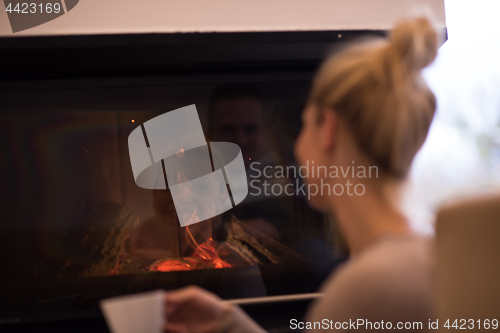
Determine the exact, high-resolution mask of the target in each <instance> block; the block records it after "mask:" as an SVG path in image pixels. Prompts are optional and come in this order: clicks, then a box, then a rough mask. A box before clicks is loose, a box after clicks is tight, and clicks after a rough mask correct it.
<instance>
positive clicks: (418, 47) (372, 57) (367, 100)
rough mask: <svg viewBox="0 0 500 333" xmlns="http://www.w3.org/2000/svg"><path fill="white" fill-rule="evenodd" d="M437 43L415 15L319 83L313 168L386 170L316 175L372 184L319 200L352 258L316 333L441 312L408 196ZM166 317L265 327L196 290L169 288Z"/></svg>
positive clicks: (348, 53)
mask: <svg viewBox="0 0 500 333" xmlns="http://www.w3.org/2000/svg"><path fill="white" fill-rule="evenodd" d="M437 47H438V36H437V34H436V31H435V30H434V29H433V27H432V26H431V24H430V23H429V22H428V21H427V19H425V18H419V19H414V20H409V21H405V22H402V23H400V24H398V25H397V26H396V27H395V28H394V30H393V31H392V34H391V37H390V39H389V40H386V39H378V40H371V41H365V42H363V43H360V44H357V45H355V46H352V47H350V48H348V49H346V50H344V51H343V52H341V53H339V54H337V55H336V56H334V57H332V58H330V59H328V60H327V61H326V62H325V63H324V65H323V66H322V68H321V69H320V71H319V73H318V74H317V76H316V78H315V80H314V84H313V87H312V90H311V93H310V98H309V102H308V105H307V107H306V109H305V110H304V113H303V123H304V125H303V128H302V132H301V134H300V137H299V139H298V141H297V143H296V151H295V153H296V157H297V160H298V161H299V162H300V163H301V164H302V165H309V166H311V165H312V163H311V162H312V161H314V166H315V167H316V168H317V166H327V167H328V166H332V165H336V166H339V167H340V166H343V167H344V169H345V168H347V166H351V167H352V166H356V170H362V168H363V167H364V168H365V170H369V168H370V167H372V168H371V169H372V170H377V171H378V173H377V174H376V175H374V174H372V177H371V178H358V176H360V177H363V176H362V175H358V174H356V173H355V174H352V173H349V174H348V175H346V177H343V176H342V177H341V178H330V177H325V175H324V174H321V175H319V176H318V175H316V177H314V178H311V177H310V178H307V179H306V181H307V182H308V183H309V184H316V185H317V186H318V188H321V186H322V185H323V184H325V183H328V184H329V187H330V188H334V187H335V185H336V184H346V182H347V181H349V182H350V184H358V183H362V184H363V187H359V188H358V191H357V192H356V194H354V191H353V190H352V188H351V195H349V194H348V193H347V192H344V193H343V194H342V195H337V194H338V193H339V191H337V194H333V193H330V194H328V193H322V194H321V195H316V196H314V197H313V198H312V200H311V205H312V206H314V207H315V208H317V209H320V210H323V211H332V212H335V215H336V216H337V218H338V221H339V224H340V227H341V230H342V232H343V233H344V236H345V238H346V239H347V242H348V244H349V247H350V250H351V254H352V258H351V260H350V261H349V262H348V263H347V264H345V265H344V266H343V267H342V268H340V269H338V270H336V271H335V272H334V273H333V274H332V276H331V277H330V278H329V279H328V280H327V281H326V282H325V284H324V286H323V288H322V291H323V293H324V295H323V296H322V298H321V299H319V300H318V301H317V302H316V303H315V304H314V305H313V307H312V308H311V309H310V311H309V313H308V315H307V317H306V321H309V322H311V323H312V324H313V327H312V329H311V331H314V330H318V331H320V330H321V329H320V328H321V327H320V326H319V325H318V323H325V322H328V323H333V324H335V323H336V322H349V321H351V322H353V321H357V320H358V319H360V320H363V321H364V324H365V326H361V327H358V329H366V330H370V329H375V328H379V329H383V328H385V329H395V328H402V327H399V326H401V325H406V326H405V327H404V328H408V324H407V323H411V325H412V327H411V329H413V330H415V331H416V330H419V331H422V330H424V331H425V330H426V329H427V328H428V322H429V319H432V318H433V311H432V283H431V254H430V248H429V244H428V243H427V241H426V240H425V239H423V238H421V237H419V236H417V235H415V234H414V233H413V232H412V230H411V228H410V227H409V224H408V221H407V220H406V218H405V216H404V215H403V214H402V213H401V212H400V210H399V209H398V198H399V188H400V186H401V184H402V182H403V180H404V179H405V177H406V175H407V174H408V171H409V169H410V166H411V163H412V161H413V158H414V156H415V154H416V153H417V151H418V150H419V149H420V147H421V146H422V144H423V142H424V140H425V138H426V135H427V132H428V129H429V126H430V123H431V121H432V118H433V115H434V111H435V108H436V99H435V97H434V94H433V93H432V92H431V91H430V90H429V88H428V87H427V85H426V83H425V82H424V80H423V78H422V76H421V74H420V71H421V69H422V68H424V67H425V66H427V65H429V64H430V63H431V62H432V61H433V60H434V58H435V56H436V53H437ZM308 161H309V163H307V162H308ZM308 174H311V172H309V173H308ZM166 318H167V321H166V324H165V329H166V330H167V331H168V332H194V333H201V332H262V331H263V330H262V328H260V327H259V326H258V325H257V324H256V323H255V322H253V321H252V320H251V319H250V318H249V317H248V316H247V315H246V314H245V313H244V312H243V311H242V310H241V309H239V308H238V307H235V306H232V305H229V304H227V303H223V302H221V301H220V299H219V298H217V297H216V296H215V295H213V294H211V293H208V292H206V291H203V290H201V289H199V288H196V287H188V288H185V289H182V290H178V291H172V292H169V293H167V298H166ZM382 321H383V324H382V325H383V326H382V327H380V325H381V322H382ZM315 322H316V325H315V326H314V323H315ZM359 323H361V322H359ZM369 323H371V326H370V324H369ZM388 323H390V326H391V327H388V325H389V324H388ZM415 323H416V324H415ZM418 323H422V324H421V326H419V325H418ZM374 325H375V326H374ZM377 326H378V327H377ZM337 328H338V327H337ZM343 328H344V329H349V328H350V327H345V325H344V327H343Z"/></svg>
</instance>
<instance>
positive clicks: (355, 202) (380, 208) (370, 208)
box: [331, 183, 411, 255]
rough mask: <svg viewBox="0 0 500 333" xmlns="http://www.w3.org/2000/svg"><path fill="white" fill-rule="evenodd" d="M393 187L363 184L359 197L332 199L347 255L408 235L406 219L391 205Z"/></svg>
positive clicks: (343, 196) (409, 231) (409, 230)
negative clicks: (383, 238) (375, 243)
mask: <svg viewBox="0 0 500 333" xmlns="http://www.w3.org/2000/svg"><path fill="white" fill-rule="evenodd" d="M395 190H396V189H395V187H394V186H392V187H391V186H385V187H384V188H382V186H380V185H378V184H373V183H372V184H365V193H364V194H363V195H361V196H356V195H353V196H347V195H342V196H338V197H335V198H332V203H331V204H332V208H333V210H334V212H335V215H336V217H337V219H338V221H339V224H340V227H341V229H342V231H343V232H344V235H345V237H346V238H347V242H348V244H349V247H350V250H351V254H354V255H356V254H358V253H360V252H362V251H363V250H364V249H366V248H367V247H369V246H370V245H371V244H373V243H374V242H376V241H377V240H378V239H380V238H381V237H383V236H402V235H407V234H410V233H411V229H410V227H409V225H408V222H407V219H406V218H405V216H404V215H403V214H402V213H401V212H400V211H399V209H398V208H397V207H396V205H395V204H394V202H393V200H392V198H393V197H394V196H392V195H391V193H393V194H395V193H394V191H395Z"/></svg>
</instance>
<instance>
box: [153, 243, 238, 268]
mask: <svg viewBox="0 0 500 333" xmlns="http://www.w3.org/2000/svg"><path fill="white" fill-rule="evenodd" d="M226 267H231V265H230V264H229V263H227V262H225V261H224V260H222V259H221V258H220V257H219V255H218V254H217V251H216V249H215V247H214V243H213V240H212V238H210V239H209V240H208V241H206V242H204V243H202V244H200V245H198V246H197V247H196V249H195V251H194V253H193V254H192V255H191V256H189V257H184V258H179V259H167V260H159V261H157V262H155V263H154V264H153V265H152V266H151V268H150V271H160V272H172V271H190V270H194V269H203V268H226Z"/></svg>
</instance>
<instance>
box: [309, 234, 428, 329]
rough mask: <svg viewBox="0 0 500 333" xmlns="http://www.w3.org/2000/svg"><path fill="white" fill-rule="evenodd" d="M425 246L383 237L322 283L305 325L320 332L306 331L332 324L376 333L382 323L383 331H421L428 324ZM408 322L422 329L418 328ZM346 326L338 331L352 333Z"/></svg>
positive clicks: (417, 240) (408, 239) (415, 241)
mask: <svg viewBox="0 0 500 333" xmlns="http://www.w3.org/2000/svg"><path fill="white" fill-rule="evenodd" d="M431 244H432V243H431V242H430V241H429V240H427V239H425V238H422V237H417V236H408V237H400V238H392V237H386V238H383V239H381V240H379V241H378V242H377V243H376V244H374V245H372V246H371V247H370V248H368V249H367V250H365V251H364V252H362V253H361V254H359V255H358V256H356V257H353V258H352V259H351V260H350V261H349V262H348V263H347V264H345V265H344V266H343V267H341V268H340V269H338V270H337V271H336V272H335V273H334V274H332V276H330V278H329V279H328V280H327V281H326V282H325V283H324V285H323V287H322V291H323V292H324V295H323V297H321V298H320V299H318V301H316V302H315V303H314V304H313V306H312V308H311V309H310V311H309V313H308V315H307V317H306V319H305V323H307V322H311V325H314V322H320V323H322V324H323V327H322V328H320V324H318V323H316V327H314V326H310V328H309V329H308V330H307V331H308V332H317V331H318V332H320V331H324V330H325V328H326V327H324V325H326V323H328V325H333V326H332V327H334V326H335V323H336V322H348V323H349V325H351V324H352V323H353V322H356V323H359V324H360V326H358V327H357V328H358V329H368V330H369V329H372V327H371V326H370V324H368V323H367V321H369V322H371V323H372V325H374V326H373V329H376V328H377V325H382V324H381V321H382V320H383V321H384V324H383V325H384V326H383V328H384V329H387V328H389V327H387V325H391V324H392V329H395V328H396V326H397V325H398V322H402V325H404V324H405V323H406V322H411V327H412V329H410V330H408V329H405V331H406V332H407V331H412V330H414V331H419V332H422V331H427V330H428V328H429V319H431V321H433V320H434V316H433V301H432V294H433V293H432V288H433V286H432V254H431V251H432V245H431ZM358 319H360V321H359V322H358V321H357V320H358ZM361 320H364V322H362V321H361ZM330 321H333V323H331V322H330ZM375 322H377V323H375ZM387 322H391V324H387ZM414 322H416V323H419V322H421V323H422V324H421V326H420V327H418V324H414ZM337 325H339V324H337ZM399 325H401V324H399ZM406 325H410V324H406ZM346 326H347V325H346V324H344V328H343V329H346V330H348V329H353V326H349V327H346ZM339 327H340V326H337V329H338V328H339ZM306 328H308V327H307V326H306ZM334 328H335V327H334ZM380 329H382V327H379V329H378V330H380Z"/></svg>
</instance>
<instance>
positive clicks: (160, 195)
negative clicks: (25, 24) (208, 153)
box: [0, 31, 381, 324]
mask: <svg viewBox="0 0 500 333" xmlns="http://www.w3.org/2000/svg"><path fill="white" fill-rule="evenodd" d="M366 34H381V32H377V31H342V32H339V31H329V32H283V33H234V34H233V33H223V34H158V35H118V36H73V37H63V36H60V37H29V38H19V39H13V38H12V39H10V38H3V39H0V49H1V50H0V51H1V53H2V55H7V60H6V61H4V62H3V63H2V64H0V78H1V81H0V103H1V114H0V120H1V122H2V124H3V127H2V130H1V133H2V146H1V149H2V156H4V158H2V162H1V169H0V170H1V173H0V174H1V176H0V179H1V184H2V200H1V202H0V205H1V212H2V216H3V218H2V223H1V225H0V248H1V250H2V251H1V252H0V263H1V264H2V274H1V277H0V292H1V294H2V298H1V300H0V303H1V304H0V324H9V323H16V322H29V321H40V320H49V319H50V320H58V319H62V318H66V319H70V318H73V319H74V318H84V317H85V318H87V317H93V318H97V317H98V316H99V315H100V314H99V310H98V307H97V304H98V301H99V300H100V299H103V298H106V297H110V296H116V295H123V294H128V293H133V292H140V291H147V290H153V289H157V288H163V289H167V290H168V289H173V288H179V287H182V286H185V285H189V284H197V285H200V286H202V287H204V288H206V289H208V290H211V291H213V292H215V293H217V294H218V295H219V296H221V297H223V298H226V299H234V298H238V299H241V298H248V297H269V296H273V295H274V296H275V295H289V294H301V293H302V294H303V293H311V292H316V291H317V289H318V286H319V285H320V284H321V282H322V281H323V280H324V279H325V277H326V276H327V275H328V274H329V273H330V272H331V271H332V270H333V269H334V268H335V267H336V266H337V265H338V264H339V263H340V262H342V260H343V259H344V258H345V256H346V254H347V252H346V251H345V247H344V246H343V245H342V240H341V237H340V235H339V233H338V231H337V229H336V225H335V218H334V217H332V216H327V215H324V214H322V213H320V212H316V211H314V210H312V209H311V208H309V206H308V204H307V196H305V195H303V194H301V192H300V191H292V190H290V191H283V188H284V187H285V186H286V185H289V187H287V189H296V188H297V187H300V186H301V184H303V180H301V179H300V177H294V176H291V175H284V176H281V175H279V174H277V172H278V171H279V169H280V167H281V168H282V169H283V170H284V169H286V168H287V167H288V168H292V169H293V168H294V167H297V165H296V162H295V160H294V157H293V144H294V141H295V139H296V137H297V135H298V132H299V130H300V115H301V111H302V108H303V107H304V104H305V100H306V98H307V92H308V88H309V85H310V83H311V79H312V76H313V74H314V72H315V70H316V68H317V66H318V64H319V62H320V61H321V59H322V58H323V57H324V56H325V55H326V54H327V53H328V52H329V51H330V49H331V48H332V47H333V48H334V47H335V46H336V45H340V44H341V43H340V42H343V41H345V40H349V39H352V38H355V37H359V36H364V35H366ZM32 54H37V55H38V57H37V58H36V59H35V60H33V59H32V57H30V55H32ZM27 59H29V61H27ZM192 104H195V105H196V108H197V112H198V115H199V118H200V120H201V124H202V126H203V130H204V133H205V136H206V139H207V141H208V142H211V141H226V142H233V143H236V144H238V146H239V147H240V148H241V151H242V157H243V159H244V164H245V170H246V175H247V177H248V183H249V193H248V195H247V197H246V198H245V199H244V200H243V202H241V203H240V204H238V205H235V206H234V207H233V208H232V209H230V210H229V211H227V212H225V213H223V214H221V215H218V216H215V217H213V218H210V219H207V220H205V221H202V222H199V223H195V224H192V225H189V226H185V227H181V225H180V223H179V220H178V217H177V213H176V209H175V205H174V202H173V200H172V195H171V193H170V192H169V190H168V189H155V190H148V189H143V188H140V187H138V186H137V185H136V183H135V181H134V177H133V173H132V168H131V164H130V158H129V155H128V145H127V138H128V136H129V135H130V133H131V132H132V131H133V130H134V129H135V128H137V127H138V126H141V124H143V123H144V122H146V121H148V120H149V119H152V118H154V117H156V116H158V115H161V114H164V113H165V112H168V111H171V110H174V109H177V108H180V107H183V106H186V105H192ZM266 184H267V185H266ZM280 189H281V191H280Z"/></svg>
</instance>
